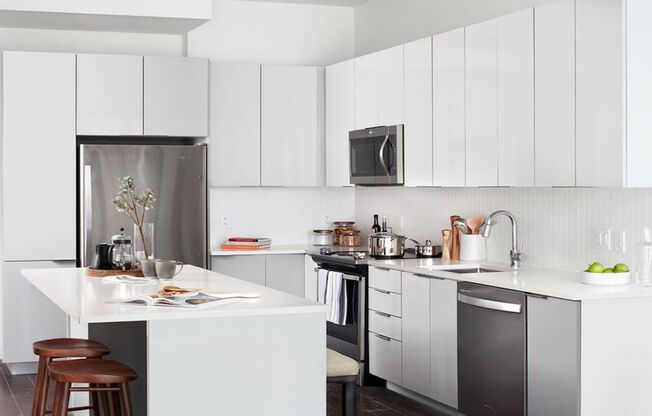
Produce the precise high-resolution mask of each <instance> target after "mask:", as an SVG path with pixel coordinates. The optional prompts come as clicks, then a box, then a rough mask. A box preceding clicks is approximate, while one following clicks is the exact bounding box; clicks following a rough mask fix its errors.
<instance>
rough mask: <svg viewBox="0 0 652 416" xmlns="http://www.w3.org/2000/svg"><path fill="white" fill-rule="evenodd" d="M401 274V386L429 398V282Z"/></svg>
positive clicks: (426, 279) (422, 278)
mask: <svg viewBox="0 0 652 416" xmlns="http://www.w3.org/2000/svg"><path fill="white" fill-rule="evenodd" d="M402 274H403V299H402V304H403V316H402V318H403V319H402V321H403V322H402V325H403V350H402V354H403V359H402V361H403V384H402V386H403V387H405V388H406V389H410V390H412V391H415V392H417V393H419V394H422V395H424V396H429V395H430V377H431V376H430V330H429V329H430V279H429V278H426V277H419V276H415V275H413V274H411V273H402Z"/></svg>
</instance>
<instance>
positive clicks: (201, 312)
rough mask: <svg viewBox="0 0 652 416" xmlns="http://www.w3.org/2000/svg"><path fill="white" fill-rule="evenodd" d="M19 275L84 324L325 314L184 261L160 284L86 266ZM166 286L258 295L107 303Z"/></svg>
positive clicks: (318, 307) (291, 298)
mask: <svg viewBox="0 0 652 416" xmlns="http://www.w3.org/2000/svg"><path fill="white" fill-rule="evenodd" d="M21 273H22V274H23V276H25V278H27V280H28V281H30V282H31V283H32V284H33V285H34V286H36V288H37V289H38V290H40V291H41V292H42V293H43V294H44V295H45V296H46V297H48V298H49V299H50V300H51V301H52V302H54V303H55V304H56V305H57V306H58V307H59V308H61V309H63V311H64V312H66V313H67V314H68V315H70V316H71V317H72V318H73V319H75V320H78V321H79V322H80V323H94V322H127V321H149V320H158V319H189V318H208V317H233V316H253V315H274V314H294V313H314V312H326V309H327V307H326V306H325V305H322V304H318V303H315V302H312V301H310V300H307V299H303V298H300V297H297V296H293V295H289V294H286V293H283V292H279V291H277V290H273V289H269V288H266V287H263V286H259V285H256V284H253V283H249V282H246V281H243V280H239V279H235V278H232V277H228V276H225V275H223V274H219V273H215V272H211V271H209V270H205V269H201V268H199V267H194V266H188V265H186V266H185V267H184V268H183V271H182V272H181V273H180V274H179V275H177V276H176V277H175V278H174V279H170V280H161V281H159V282H158V284H157V285H127V284H115V283H106V282H104V281H103V280H102V279H101V278H97V277H87V276H86V274H85V270H84V269H82V268H76V269H74V268H71V269H25V270H22V271H21ZM166 285H175V286H181V287H187V288H199V289H202V290H204V291H206V292H212V293H234V292H237V293H252V292H255V293H259V294H260V298H258V299H237V300H230V301H225V302H222V303H220V304H215V305H211V306H208V307H202V308H196V309H195V308H171V307H146V306H136V305H124V304H109V303H104V301H105V300H108V299H115V298H129V297H134V296H139V295H147V294H152V293H156V292H157V291H158V290H159V289H160V288H162V287H163V286H166Z"/></svg>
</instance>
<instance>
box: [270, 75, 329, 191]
mask: <svg viewBox="0 0 652 416" xmlns="http://www.w3.org/2000/svg"><path fill="white" fill-rule="evenodd" d="M262 79H263V84H262V167H261V172H262V185H263V186H320V185H323V183H324V125H323V121H324V120H323V114H324V112H323V100H324V71H323V69H322V68H317V67H307V66H306V67H299V66H271V65H264V66H263V76H262Z"/></svg>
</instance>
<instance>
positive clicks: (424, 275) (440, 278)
mask: <svg viewBox="0 0 652 416" xmlns="http://www.w3.org/2000/svg"><path fill="white" fill-rule="evenodd" d="M415 276H416V277H425V278H426V279H435V280H446V279H444V278H443V277H439V276H429V275H427V274H415Z"/></svg>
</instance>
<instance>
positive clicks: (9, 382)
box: [0, 364, 443, 416]
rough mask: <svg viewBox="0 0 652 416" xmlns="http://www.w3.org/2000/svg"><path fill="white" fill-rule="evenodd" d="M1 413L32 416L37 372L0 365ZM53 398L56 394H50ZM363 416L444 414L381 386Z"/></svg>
mask: <svg viewBox="0 0 652 416" xmlns="http://www.w3.org/2000/svg"><path fill="white" fill-rule="evenodd" d="M0 373H1V376H0V416H29V415H31V409H32V394H33V393H34V382H35V376H34V375H20V376H13V375H11V373H10V372H9V369H8V368H7V366H6V365H4V364H0ZM50 397H52V394H50ZM327 402H328V412H327V413H328V416H341V414H342V413H341V409H340V407H341V390H340V386H339V385H335V384H333V385H331V384H329V385H328V399H327ZM358 405H359V407H358V409H359V412H358V415H359V416H443V414H442V413H439V412H437V411H435V410H433V409H431V408H429V407H427V406H424V405H422V404H420V403H417V402H415V401H413V400H410V399H408V398H406V397H403V396H401V395H400V394H397V393H394V392H393V391H390V390H387V389H384V388H380V387H366V388H361V389H360V390H359V401H358Z"/></svg>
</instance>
